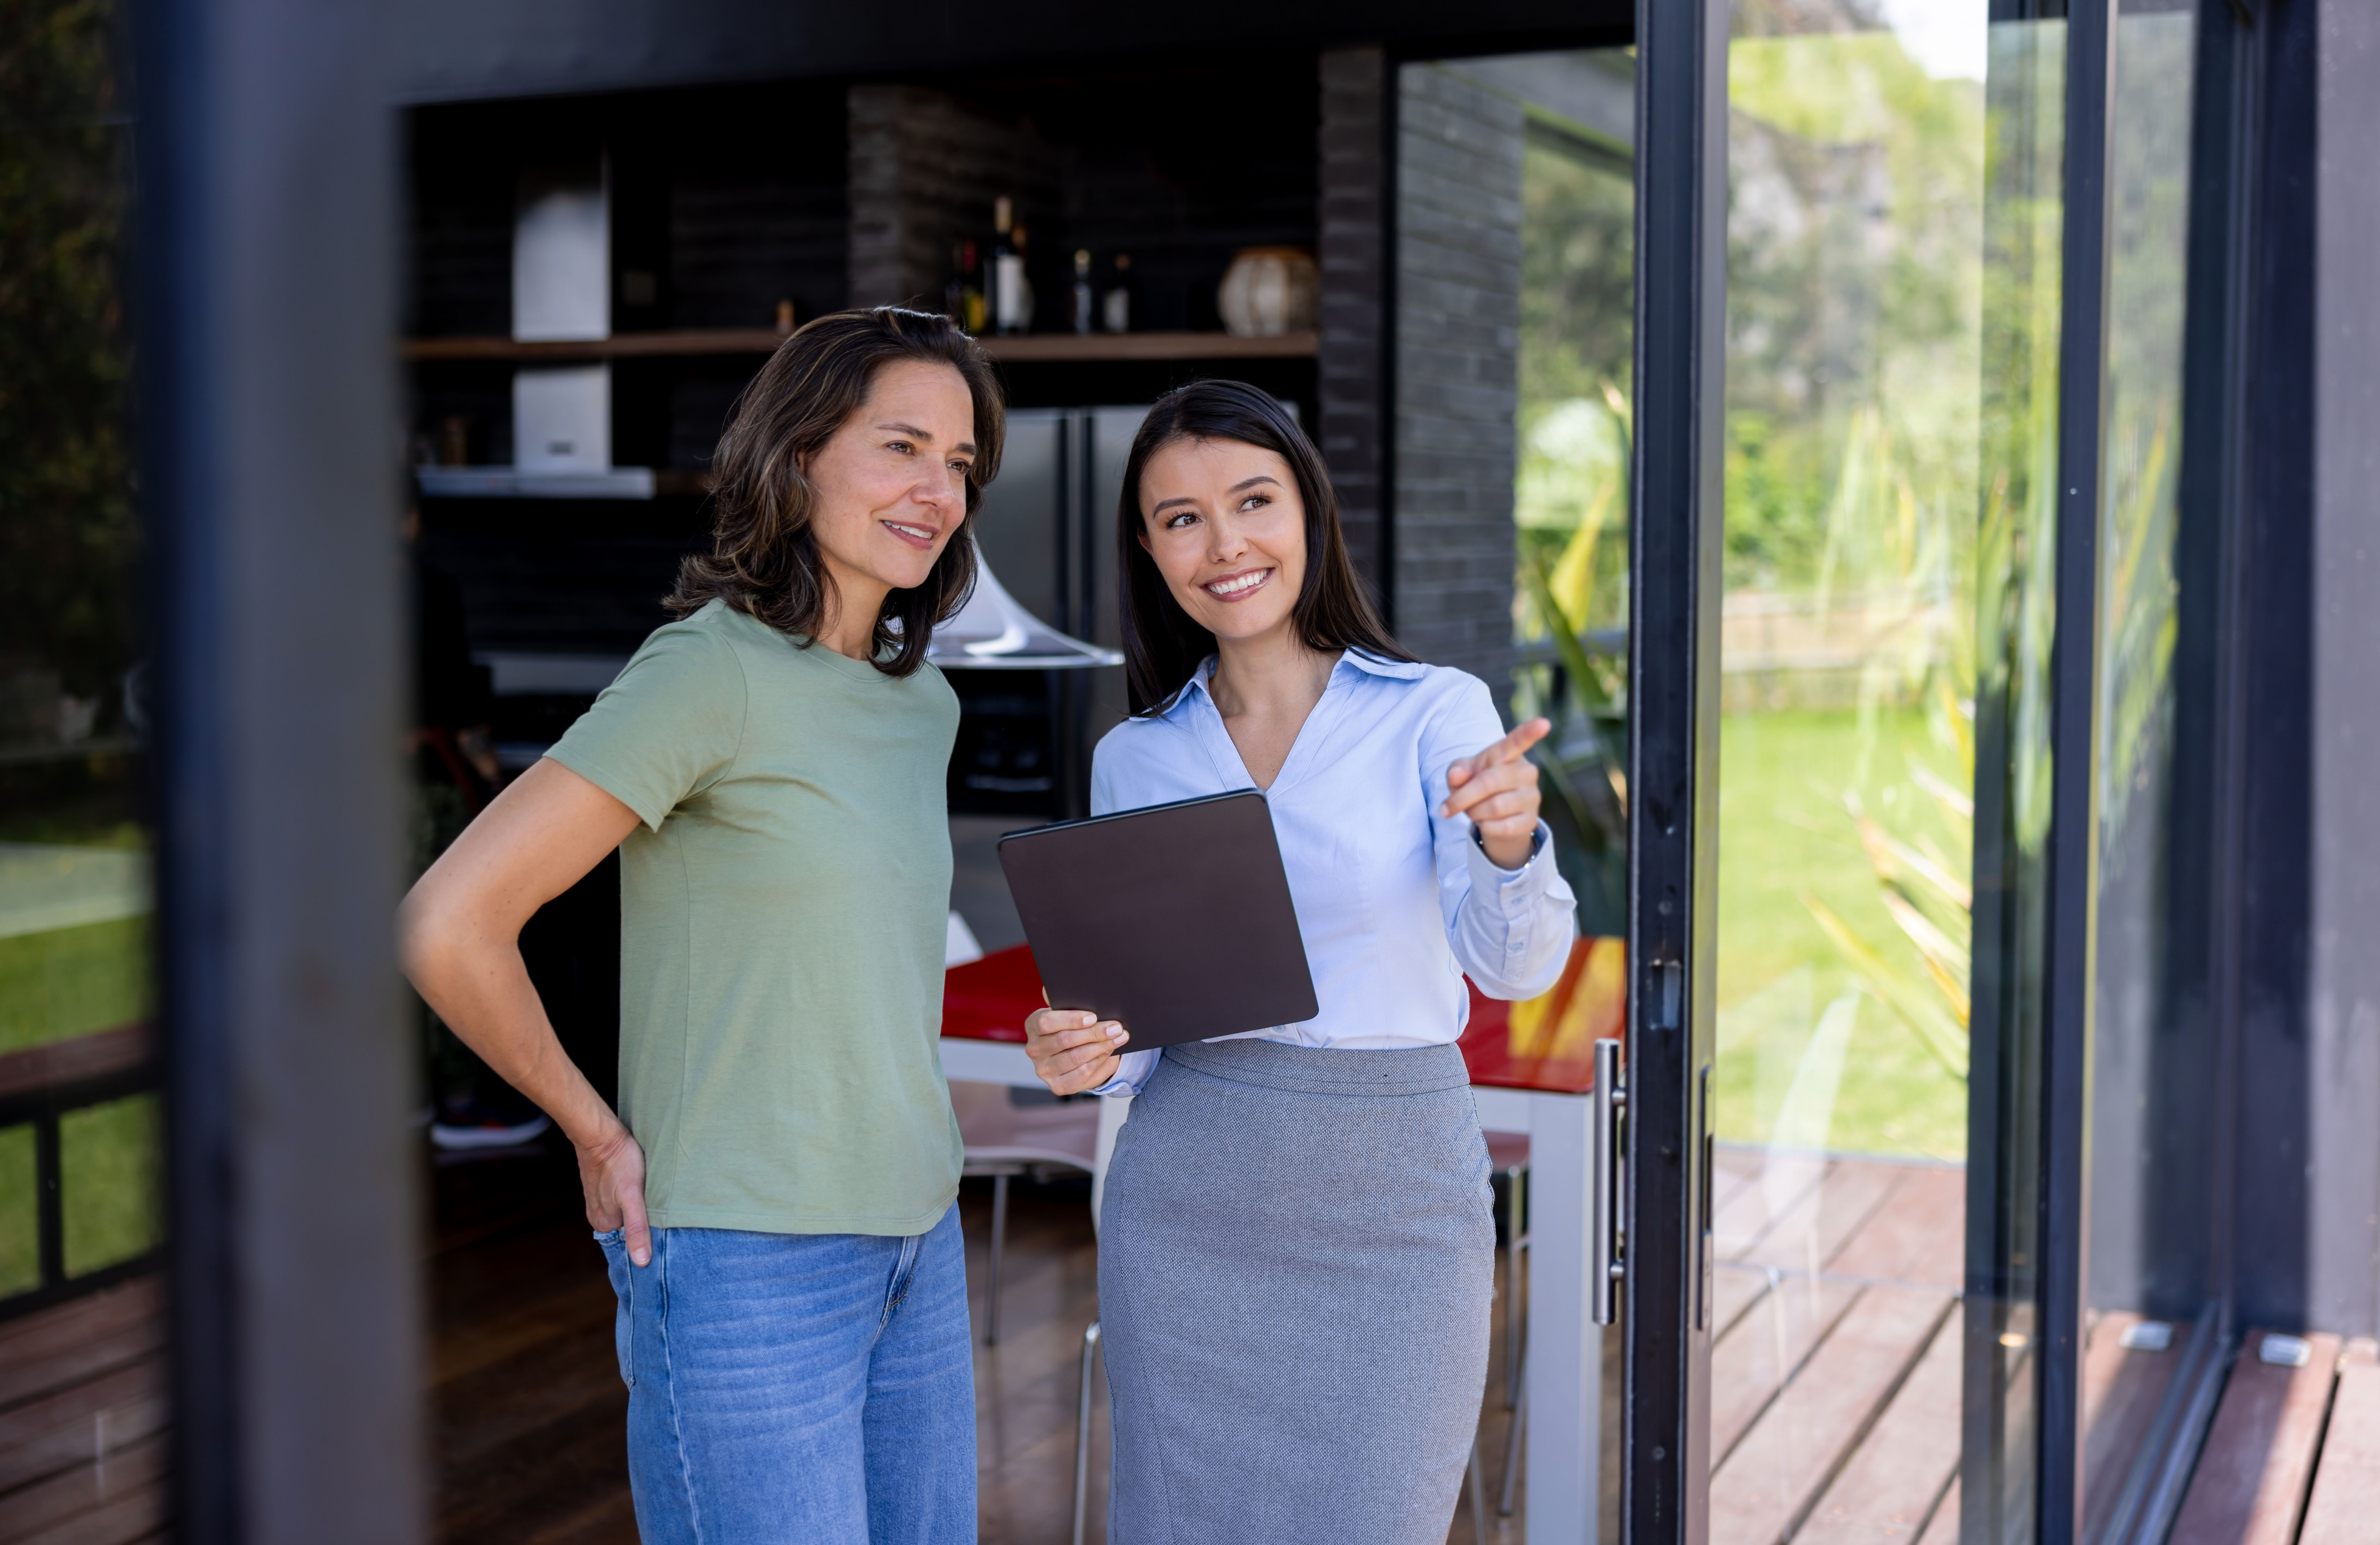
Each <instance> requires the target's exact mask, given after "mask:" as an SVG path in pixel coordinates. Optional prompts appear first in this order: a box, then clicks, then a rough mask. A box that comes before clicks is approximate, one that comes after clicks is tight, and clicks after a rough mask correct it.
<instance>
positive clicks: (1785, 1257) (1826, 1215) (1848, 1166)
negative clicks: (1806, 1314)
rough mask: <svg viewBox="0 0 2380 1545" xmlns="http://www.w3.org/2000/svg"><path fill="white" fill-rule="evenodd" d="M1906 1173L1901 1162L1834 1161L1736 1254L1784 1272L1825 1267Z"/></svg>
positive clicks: (1888, 1201) (1886, 1200)
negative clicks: (1813, 1184)
mask: <svg viewBox="0 0 2380 1545" xmlns="http://www.w3.org/2000/svg"><path fill="white" fill-rule="evenodd" d="M1909 1174H1910V1172H1909V1171H1908V1169H1907V1168H1906V1167H1905V1166H1902V1165H1900V1164H1875V1163H1863V1162H1859V1161H1857V1160H1850V1159H1845V1160H1838V1161H1836V1162H1834V1163H1831V1164H1829V1165H1828V1166H1827V1173H1826V1174H1825V1176H1824V1177H1823V1178H1821V1179H1820V1181H1819V1182H1818V1184H1817V1185H1816V1186H1814V1187H1812V1188H1811V1189H1810V1190H1809V1191H1808V1192H1807V1193H1805V1194H1804V1195H1803V1196H1802V1197H1801V1198H1798V1199H1797V1200H1796V1201H1795V1202H1794V1203H1793V1205H1792V1206H1791V1208H1790V1209H1788V1210H1786V1211H1784V1212H1782V1213H1780V1214H1779V1216H1778V1218H1777V1220H1776V1222H1775V1223H1771V1224H1770V1225H1769V1227H1768V1228H1767V1231H1766V1232H1765V1233H1763V1234H1762V1235H1761V1236H1760V1239H1759V1241H1758V1242H1757V1243H1756V1244H1755V1245H1754V1246H1753V1247H1751V1248H1750V1249H1748V1250H1746V1251H1744V1252H1743V1255H1741V1256H1739V1257H1737V1258H1736V1259H1739V1260H1742V1261H1743V1262H1744V1263H1745V1264H1746V1265H1752V1266H1775V1267H1778V1268H1779V1269H1781V1270H1784V1271H1821V1270H1824V1269H1826V1268H1827V1267H1828V1265H1829V1264H1830V1263H1831V1262H1832V1261H1833V1260H1834V1259H1835V1257H1836V1256H1837V1255H1839V1254H1840V1253H1841V1251H1842V1248H1843V1247H1844V1245H1845V1244H1846V1243H1847V1242H1849V1241H1850V1240H1851V1238H1852V1236H1853V1235H1855V1234H1857V1233H1858V1232H1859V1230H1860V1227H1861V1225H1863V1224H1864V1223H1867V1221H1868V1220H1869V1219H1870V1218H1872V1217H1874V1216H1876V1210H1877V1209H1878V1208H1880V1207H1887V1206H1889V1205H1890V1204H1891V1198H1892V1196H1893V1194H1894V1192H1896V1191H1897V1190H1898V1189H1899V1188H1900V1185H1901V1183H1902V1182H1903V1181H1904V1180H1906V1179H1908V1178H1909Z"/></svg>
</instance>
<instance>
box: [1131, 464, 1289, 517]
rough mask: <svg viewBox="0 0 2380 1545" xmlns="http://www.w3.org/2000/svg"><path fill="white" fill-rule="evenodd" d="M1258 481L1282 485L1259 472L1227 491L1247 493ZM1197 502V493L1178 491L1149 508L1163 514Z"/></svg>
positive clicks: (1150, 512) (1156, 513) (1269, 475)
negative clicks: (1176, 507)
mask: <svg viewBox="0 0 2380 1545" xmlns="http://www.w3.org/2000/svg"><path fill="white" fill-rule="evenodd" d="M1258 483H1270V484H1272V485H1273V487H1275V488H1279V487H1280V486H1281V480H1280V479H1279V478H1276V477H1274V476H1273V475H1272V474H1271V473H1269V472H1258V473H1257V475H1256V476H1255V477H1253V478H1242V479H1241V480H1240V481H1237V482H1235V483H1233V485H1232V486H1231V487H1230V488H1229V489H1228V490H1226V491H1225V492H1227V493H1245V491H1246V490H1248V489H1251V488H1254V487H1256V485H1257V484H1258ZM1197 502H1198V499H1197V496H1196V494H1190V493H1177V494H1175V495H1174V496H1173V497H1172V498H1171V499H1160V500H1159V501H1157V503H1156V504H1154V505H1150V506H1149V508H1148V513H1149V514H1151V515H1161V514H1163V513H1164V512H1165V511H1167V510H1170V509H1172V507H1173V506H1174V505H1195V504H1196V503H1197Z"/></svg>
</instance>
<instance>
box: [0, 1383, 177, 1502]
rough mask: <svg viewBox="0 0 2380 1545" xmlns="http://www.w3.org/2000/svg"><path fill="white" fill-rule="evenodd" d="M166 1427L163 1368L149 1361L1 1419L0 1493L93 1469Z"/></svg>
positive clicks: (71, 1388)
mask: <svg viewBox="0 0 2380 1545" xmlns="http://www.w3.org/2000/svg"><path fill="white" fill-rule="evenodd" d="M164 1426H165V1368H164V1358H162V1357H148V1358H144V1359H142V1360H141V1361H140V1362H137V1363H134V1364H132V1365H131V1366H130V1367H128V1368H121V1369H116V1370H115V1371H114V1372H112V1373H107V1374H103V1375H102V1376H101V1377H99V1378H97V1379H94V1380H91V1381H90V1382H88V1383H83V1384H76V1385H72V1386H69V1387H68V1388H67V1389H63V1390H59V1391H56V1392H55V1393H51V1394H48V1395H44V1396H42V1398H41V1399H39V1400H35V1401H30V1402H29V1403H27V1404H25V1405H19V1406H17V1407H15V1408H13V1409H11V1410H9V1411H7V1412H6V1413H5V1414H0V1493H5V1492H6V1491H9V1490H14V1489H15V1488H17V1487H19V1486H23V1485H27V1484H29V1483H30V1482H32V1481H35V1480H39V1479H41V1478H43V1477H45V1476H50V1475H55V1474H56V1473H57V1472H59V1471H61V1470H67V1469H72V1468H74V1467H75V1466H78V1465H89V1464H90V1463H91V1458H92V1455H93V1454H96V1453H97V1452H98V1450H99V1449H100V1447H101V1446H102V1445H104V1446H106V1447H108V1448H111V1449H113V1448H120V1447H122V1446H124V1445H125V1444H127V1443H129V1442H133V1441H134V1440H136V1439H140V1438H145V1437H148V1436H150V1435H151V1434H152V1433H155V1432H159V1431H162V1430H163V1429H164Z"/></svg>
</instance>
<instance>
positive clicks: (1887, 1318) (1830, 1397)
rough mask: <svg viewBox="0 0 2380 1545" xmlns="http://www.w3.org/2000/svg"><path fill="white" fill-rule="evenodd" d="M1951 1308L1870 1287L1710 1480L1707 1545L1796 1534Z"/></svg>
mask: <svg viewBox="0 0 2380 1545" xmlns="http://www.w3.org/2000/svg"><path fill="white" fill-rule="evenodd" d="M1952 1302H1953V1300H1952V1299H1951V1298H1950V1297H1949V1296H1948V1295H1947V1294H1943V1293H1938V1292H1935V1291H1933V1290H1931V1289H1924V1288H1905V1287H1868V1288H1864V1289H1862V1290H1861V1292H1860V1295H1859V1298H1858V1301H1857V1302H1856V1303H1855V1304H1853V1305H1852V1308H1851V1309H1850V1311H1849V1312H1847V1313H1846V1314H1844V1315H1843V1317H1842V1318H1841V1320H1840V1322H1839V1323H1838V1324H1837V1326H1836V1328H1835V1332H1834V1333H1833V1334H1832V1335H1830V1336H1828V1338H1827V1339H1826V1341H1825V1342H1823V1343H1822V1344H1820V1345H1819V1347H1818V1349H1817V1351H1816V1352H1815V1354H1814V1355H1812V1356H1811V1357H1810V1359H1809V1361H1807V1362H1806V1363H1804V1364H1803V1366H1802V1369H1801V1371H1800V1372H1799V1373H1798V1374H1796V1375H1795V1376H1794V1379H1793V1381H1792V1382H1791V1383H1790V1384H1788V1385H1787V1386H1786V1387H1785V1391H1784V1393H1782V1394H1780V1395H1779V1397H1778V1398H1777V1400H1776V1401H1775V1402H1774V1403H1772V1404H1771V1405H1769V1407H1768V1408H1767V1411H1765V1412H1764V1413H1762V1415H1761V1417H1760V1419H1759V1420H1758V1421H1757V1422H1756V1423H1755V1424H1754V1426H1753V1428H1752V1430H1751V1431H1749V1432H1747V1433H1746V1434H1745V1435H1744V1437H1743V1440H1742V1442H1738V1443H1737V1444H1736V1446H1735V1449H1734V1452H1733V1453H1731V1454H1729V1455H1728V1458H1727V1460H1726V1462H1725V1463H1724V1464H1722V1465H1721V1466H1718V1470H1717V1472H1716V1473H1715V1474H1714V1475H1713V1476H1712V1478H1711V1493H1710V1545H1773V1542H1774V1541H1776V1540H1778V1539H1783V1538H1785V1537H1786V1536H1787V1535H1789V1534H1790V1533H1791V1530H1792V1528H1793V1527H1794V1526H1795V1525H1796V1524H1798V1523H1799V1522H1800V1520H1801V1519H1802V1517H1803V1515H1804V1514H1805V1513H1806V1512H1807V1511H1808V1510H1809V1509H1810V1507H1812V1506H1813V1505H1815V1502H1816V1499H1817V1495H1818V1493H1819V1492H1820V1490H1823V1489H1824V1487H1825V1486H1826V1485H1827V1483H1828V1480H1829V1479H1831V1478H1832V1477H1833V1476H1834V1474H1835V1472H1836V1470H1837V1468H1838V1467H1839V1466H1840V1465H1841V1464H1842V1462H1843V1461H1844V1460H1845V1459H1846V1458H1847V1457H1848V1456H1849V1455H1850V1454H1851V1453H1852V1450H1853V1448H1854V1447H1855V1445H1856V1444H1857V1443H1858V1442H1859V1441H1860V1439H1861V1437H1862V1436H1863V1435H1864V1433H1865V1432H1866V1430H1867V1429H1868V1428H1869V1427H1870V1426H1871V1425H1872V1423H1873V1421H1874V1419H1875V1417H1876V1411H1877V1408H1878V1407H1879V1406H1881V1405H1883V1404H1884V1402H1885V1400H1886V1398H1887V1397H1888V1395H1889V1394H1890V1393H1892V1391H1893V1389H1894V1387H1895V1386H1896V1385H1898V1384H1899V1383H1900V1381H1901V1379H1902V1376H1903V1375H1905V1374H1906V1373H1908V1372H1909V1370H1910V1369H1911V1368H1912V1367H1913V1365H1914V1364H1915V1363H1916V1362H1917V1360H1918V1359H1919V1357H1920V1356H1922V1354H1923V1353H1924V1352H1925V1348H1926V1347H1927V1345H1928V1344H1931V1342H1932V1341H1933V1338H1934V1333H1935V1332H1936V1331H1937V1330H1938V1329H1939V1328H1940V1327H1941V1325H1942V1323H1943V1320H1944V1316H1945V1315H1946V1314H1947V1313H1948V1312H1949V1308H1950V1307H1951V1304H1952Z"/></svg>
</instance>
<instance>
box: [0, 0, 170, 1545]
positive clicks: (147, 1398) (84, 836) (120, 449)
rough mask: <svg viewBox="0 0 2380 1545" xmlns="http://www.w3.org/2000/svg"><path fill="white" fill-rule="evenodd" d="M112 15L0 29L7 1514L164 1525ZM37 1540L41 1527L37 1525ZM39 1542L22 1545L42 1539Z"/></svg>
mask: <svg viewBox="0 0 2380 1545" xmlns="http://www.w3.org/2000/svg"><path fill="white" fill-rule="evenodd" d="M114 45H115V25H114V21H113V19H112V18H111V16H110V14H109V8H108V7H107V6H103V5H74V4H58V3H51V4H34V5H30V6H18V7H14V8H12V9H11V10H10V11H9V13H8V14H7V15H6V18H0V98H5V100H6V102H7V103H8V107H7V128H6V131H5V132H0V359H5V360H6V362H7V371H8V381H7V383H6V385H5V386H0V1387H5V1388H6V1392H7V1393H6V1401H7V1405H8V1411H9V1416H8V1421H9V1423H10V1434H9V1437H8V1439H7V1444H8V1447H7V1454H8V1460H7V1463H6V1465H5V1466H0V1508H5V1509H6V1513H7V1515H8V1517H9V1518H10V1519H11V1521H12V1522H11V1526H10V1527H8V1529H6V1531H0V1532H8V1533H10V1534H11V1537H12V1538H13V1537H15V1536H16V1534H17V1533H18V1532H20V1531H31V1532H32V1533H42V1537H43V1538H60V1539H63V1538H67V1537H69V1536H71V1537H72V1538H75V1539H140V1538H148V1537H150V1536H151V1535H152V1534H153V1533H154V1531H155V1530H156V1529H157V1528H159V1527H161V1526H162V1524H163V1522H164V1490H163V1487H164V1482H163V1479H162V1475H163V1468H164V1466H163V1454H164V1439H163V1436H162V1432H161V1429H162V1427H163V1424H164V1357H163V1351H162V1348H161V1346H160V1342H161V1339H162V1321H161V1319H160V1309H161V1307H162V1295H161V1294H160V1292H159V1291H158V1284H157V1280H156V1274H155V1273H156V1262H157V1259H158V1254H157V1252H158V1248H159V1246H160V1245H161V1243H162V1239H163V1220H162V1203H161V1187H160V1184H159V1177H160V1167H161V1165H160V1154H159V1116H160V1112H159V1107H158V1096H157V1094H156V1093H155V1092H154V1090H155V1087H156V1083H157V1077H156V1064H155V1059H154V1049H153V1046H152V1040H151V1036H150V1030H149V1020H150V1017H151V1016H152V1013H153V1011H154V991H153V985H152V982H153V978H152V967H151V904H152V902H151V898H152V887H151V878H150V861H149V852H150V847H151V842H150V827H149V822H148V818H147V813H146V810H145V809H144V801H143V798H142V776H143V774H142V769H141V765H140V763H141V755H142V747H143V742H144V739H145V736H146V731H147V713H146V712H145V710H146V699H145V688H144V681H145V672H144V671H143V669H142V667H141V665H140V651H141V643H140V637H139V613H140V609H139V606H138V604H137V599H136V596H137V591H136V586H135V575H134V565H135V560H136V558H137V556H138V550H139V529H138V524H137V520H136V516H135V508H134V502H133V480H132V466H131V461H132V458H131V448H130V425H129V420H128V414H127V400H126V399H127V384H128V376H129V371H130V364H131V361H130V357H129V350H128V341H127V340H128V319H127V318H126V316H125V308H124V303H123V298H122V295H121V293H120V286H119V282H118V274H119V266H118V265H119V261H120V245H121V241H122V238H123V237H124V235H125V234H126V230H127V217H128V203H129V199H128V189H129V181H128V176H129V153H130V148H131V147H130V140H129V132H128V122H127V119H126V116H125V115H124V112H123V110H122V107H121V104H120V99H119V91H118V81H117V79H116V73H115V57H114ZM44 1531H48V1532H44ZM26 1537H27V1538H30V1533H28V1534H27V1536H26Z"/></svg>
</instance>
